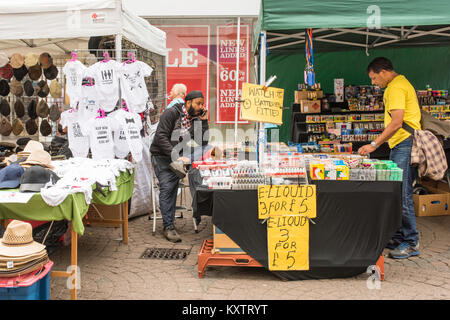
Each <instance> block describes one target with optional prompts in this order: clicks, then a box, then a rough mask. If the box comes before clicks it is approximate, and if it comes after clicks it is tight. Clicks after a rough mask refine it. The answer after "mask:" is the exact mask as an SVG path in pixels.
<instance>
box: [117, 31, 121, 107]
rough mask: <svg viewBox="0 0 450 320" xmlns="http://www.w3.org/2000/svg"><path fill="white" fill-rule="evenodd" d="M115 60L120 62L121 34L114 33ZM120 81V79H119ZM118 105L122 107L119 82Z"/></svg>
mask: <svg viewBox="0 0 450 320" xmlns="http://www.w3.org/2000/svg"><path fill="white" fill-rule="evenodd" d="M115 41H116V61H117V62H119V63H121V62H122V35H121V34H120V33H119V34H116V39H115ZM119 82H120V80H119ZM118 90H119V106H120V107H122V92H121V91H120V83H119V89H118Z"/></svg>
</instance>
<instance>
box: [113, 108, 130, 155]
mask: <svg viewBox="0 0 450 320" xmlns="http://www.w3.org/2000/svg"><path fill="white" fill-rule="evenodd" d="M119 111H120V110H119ZM119 111H114V112H112V113H110V114H108V117H109V118H111V119H112V120H113V123H114V126H113V136H114V154H115V155H116V157H117V158H120V159H123V158H125V157H126V156H127V155H128V153H129V152H130V147H129V146H128V142H127V138H126V136H125V131H124V129H123V126H122V125H121V124H119V123H118V121H117V120H116V119H115V115H116V114H117V112H119Z"/></svg>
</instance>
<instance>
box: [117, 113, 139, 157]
mask: <svg viewBox="0 0 450 320" xmlns="http://www.w3.org/2000/svg"><path fill="white" fill-rule="evenodd" d="M113 118H114V119H115V120H116V121H117V124H118V127H119V128H120V131H122V132H123V134H124V135H125V139H126V143H127V145H128V150H129V151H131V155H132V156H133V160H134V161H135V162H139V161H141V160H142V148H143V145H142V138H141V130H142V121H141V116H140V115H138V114H137V113H132V112H128V111H125V110H123V109H120V110H118V111H117V112H114V114H113ZM127 153H128V152H127ZM116 155H117V154H116ZM117 157H119V156H117ZM119 158H123V157H119Z"/></svg>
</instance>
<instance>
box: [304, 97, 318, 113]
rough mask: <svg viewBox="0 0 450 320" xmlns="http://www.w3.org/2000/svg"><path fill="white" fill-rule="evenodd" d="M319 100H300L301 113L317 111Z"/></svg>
mask: <svg viewBox="0 0 450 320" xmlns="http://www.w3.org/2000/svg"><path fill="white" fill-rule="evenodd" d="M320 102H321V101H320V100H300V108H301V109H300V110H301V112H302V113H319V112H320Z"/></svg>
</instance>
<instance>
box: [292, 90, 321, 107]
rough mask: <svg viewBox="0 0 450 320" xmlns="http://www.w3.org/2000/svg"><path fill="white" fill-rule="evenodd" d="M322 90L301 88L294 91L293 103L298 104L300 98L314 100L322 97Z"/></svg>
mask: <svg viewBox="0 0 450 320" xmlns="http://www.w3.org/2000/svg"><path fill="white" fill-rule="evenodd" d="M322 98H323V91H322V90H301V91H295V99H294V101H295V103H298V104H300V101H301V100H315V99H322Z"/></svg>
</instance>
